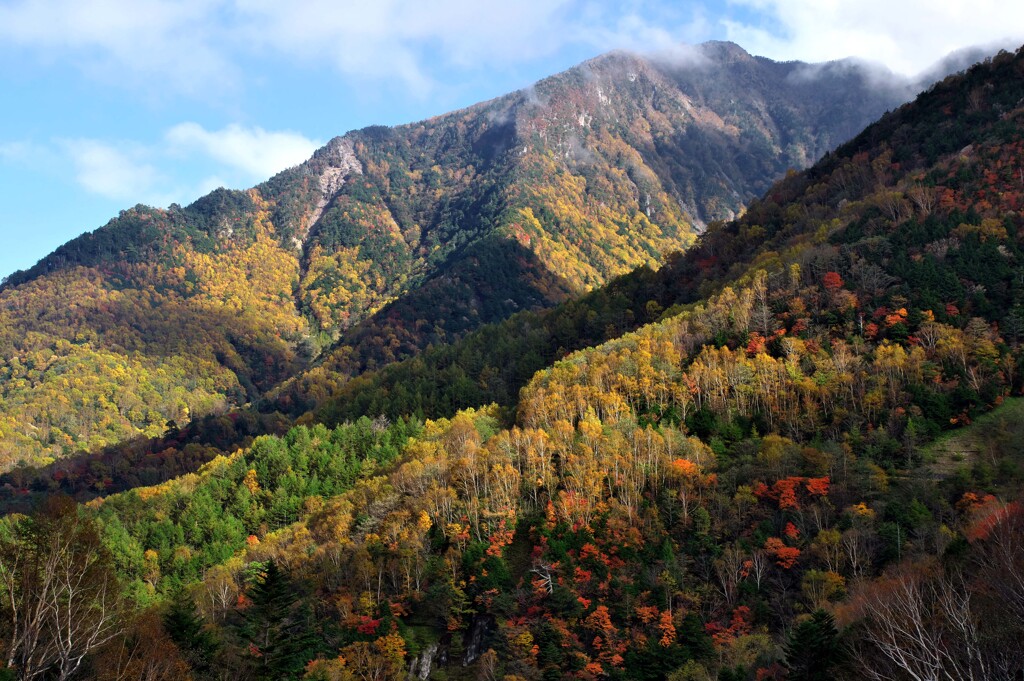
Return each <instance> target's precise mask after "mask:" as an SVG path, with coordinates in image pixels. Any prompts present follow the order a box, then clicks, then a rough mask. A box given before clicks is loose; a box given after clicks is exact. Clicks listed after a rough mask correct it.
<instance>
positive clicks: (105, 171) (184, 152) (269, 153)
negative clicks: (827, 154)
mask: <svg viewBox="0 0 1024 681" xmlns="http://www.w3.org/2000/svg"><path fill="white" fill-rule="evenodd" d="M317 146H318V143H317V142H315V141H313V140H310V139H307V138H305V137H303V136H302V135H299V134H296V133H293V132H274V131H267V130H264V129H262V128H259V127H255V128H245V127H242V126H239V125H229V126H227V127H226V128H224V129H222V130H217V131H208V130H206V129H205V128H203V127H202V126H200V125H198V124H197V123H181V124H179V125H176V126H174V127H172V128H171V129H169V130H168V131H167V132H166V133H165V134H164V135H163V138H162V139H161V140H159V141H158V142H155V143H153V144H140V143H136V142H128V141H119V142H108V141H101V140H96V139H81V138H79V139H65V140H57V141H56V142H55V143H54V145H53V147H54V148H55V149H56V151H58V152H62V153H63V155H64V157H65V158H66V159H68V160H70V161H71V165H72V167H73V168H74V179H75V181H76V182H77V184H78V185H79V186H81V187H82V188H83V189H85V190H86V191H88V192H90V193H93V194H97V195H99V196H103V197H105V198H108V199H114V200H117V201H124V202H130V203H138V202H141V203H147V204H150V205H154V206H166V205H168V204H170V203H175V202H178V203H181V202H188V201H191V200H192V199H194V198H196V197H197V196H201V195H202V194H205V193H207V192H208V191H210V190H211V189H215V188H216V187H221V186H228V187H234V188H242V187H245V186H250V185H252V184H255V183H257V182H260V181H262V180H265V179H267V178H268V177H270V176H271V175H273V174H275V173H277V172H279V171H281V170H284V169H285V168H288V167H290V166H293V165H296V164H298V163H301V162H302V161H304V160H306V159H307V158H309V157H310V156H311V155H312V153H313V151H315V149H316V147H317ZM33 150H35V151H33ZM29 152H31V154H36V153H47V154H49V155H51V156H52V155H53V154H54V151H51V150H50V148H48V147H39V146H38V145H29V144H27V143H9V144H3V145H0V158H2V159H5V160H8V159H9V160H12V161H15V162H19V163H27V162H28V161H29V159H30V153H29ZM197 168H198V169H199V170H200V172H201V173H202V177H203V178H204V179H202V180H200V181H199V182H196V180H195V177H196V169H197Z"/></svg>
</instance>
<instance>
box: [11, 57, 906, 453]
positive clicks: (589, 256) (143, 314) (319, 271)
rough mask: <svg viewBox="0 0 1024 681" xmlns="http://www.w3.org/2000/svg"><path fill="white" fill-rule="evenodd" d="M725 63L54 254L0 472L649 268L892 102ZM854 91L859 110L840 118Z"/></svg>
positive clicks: (463, 115)
mask: <svg viewBox="0 0 1024 681" xmlns="http://www.w3.org/2000/svg"><path fill="white" fill-rule="evenodd" d="M704 49H706V50H710V51H711V52H715V51H716V50H719V51H720V50H721V49H724V48H723V47H722V46H717V47H716V46H709V47H707V48H704ZM729 49H730V50H732V54H733V56H732V57H729V59H731V61H728V62H727V63H724V64H716V63H715V62H714V60H713V59H710V58H709V59H708V60H707V62H706V63H705V64H704V65H703V67H702V68H701V69H696V70H695V69H687V68H683V67H682V66H680V65H679V64H675V65H669V66H664V65H662V66H659V65H656V64H655V63H654V62H651V61H647V60H644V59H642V58H640V57H637V56H635V55H626V54H613V55H609V56H606V57H603V58H597V59H595V60H591V61H590V62H587V63H586V64H584V65H581V66H580V67H576V68H575V69H570V70H568V71H566V72H564V73H562V74H557V75H555V76H552V77H550V78H547V79H544V80H542V81H540V82H538V83H537V84H536V85H534V86H533V87H532V88H529V89H526V90H522V91H518V92H515V93H510V94H508V95H505V96H503V97H499V98H497V99H495V100H491V101H489V102H483V103H480V104H477V105H474V106H472V107H469V108H467V109H463V110H460V111H456V112H450V113H448V114H444V115H442V116H439V117H435V118H433V119H430V120H428V121H422V122H418V123H411V124H407V125H404V126H397V127H395V128H383V127H379V126H377V127H369V128H364V129H362V130H358V131H352V132H350V133H347V134H346V135H345V136H342V137H340V138H335V139H333V140H331V141H330V142H329V143H328V144H327V145H325V146H324V147H323V148H321V149H319V150H318V151H317V152H315V153H314V154H313V156H312V158H311V159H309V160H308V161H306V162H304V163H303V164H300V165H299V166H296V167H294V168H291V169H288V170H285V171H283V172H281V173H279V174H277V175H275V176H274V177H273V178H270V179H269V180H267V181H266V182H264V183H261V184H259V185H257V186H256V187H254V188H252V189H250V190H248V191H233V190H226V189H219V190H216V191H214V192H212V193H211V194H209V195H207V196H205V197H202V198H200V199H198V200H197V201H195V202H193V203H192V204H190V205H189V206H186V207H184V208H182V207H180V206H172V207H170V208H169V209H166V210H162V209H151V208H146V207H142V206H138V207H136V208H132V209H129V210H127V211H123V212H122V214H121V215H120V216H119V217H118V218H115V219H114V220H112V221H111V222H110V223H108V225H106V226H104V227H103V228H100V229H98V230H96V231H94V232H91V233H89V234H87V235H83V236H82V237H79V238H78V239H75V240H72V241H71V242H68V244H65V245H64V246H62V247H60V248H58V249H57V250H56V251H55V252H54V253H53V254H51V255H50V256H47V258H44V259H43V260H42V261H40V263H38V264H37V265H36V266H35V267H33V268H30V269H29V270H27V271H24V272H20V273H16V274H14V275H12V276H11V277H9V278H8V279H7V282H6V284H5V285H4V286H3V287H0V316H3V319H2V320H0V321H3V322H4V325H5V327H6V328H7V329H8V334H7V335H6V336H4V335H3V334H0V341H2V344H3V349H4V356H5V357H6V358H7V359H6V360H5V364H4V365H3V366H0V398H2V399H4V401H5V405H6V406H7V409H6V412H7V413H6V415H5V416H6V420H3V421H2V422H0V433H2V435H0V461H4V462H7V463H6V464H5V465H4V467H7V466H9V465H10V463H11V462H14V461H17V460H19V459H20V458H24V459H25V460H26V461H36V462H39V461H45V460H46V459H48V458H54V457H60V456H65V455H68V454H70V453H71V452H73V451H77V450H79V449H81V448H87V449H88V448H94V447H100V446H103V445H105V444H110V443H112V442H116V441H117V440H119V439H124V438H130V437H133V436H136V435H147V436H153V435H159V434H161V433H162V432H163V430H164V429H165V427H166V423H167V422H171V421H173V422H175V423H178V424H181V423H184V422H187V421H188V420H190V419H191V418H193V417H194V416H199V415H202V414H205V413H211V412H212V413H216V412H218V411H222V410H224V409H226V408H229V407H232V406H237V405H241V404H244V403H246V402H249V401H251V400H254V399H257V398H259V397H260V396H261V395H264V394H265V393H266V391H268V390H270V389H271V388H272V387H273V386H275V385H278V384H280V383H281V381H283V380H286V379H288V378H289V377H290V376H295V375H297V374H298V373H299V372H301V371H302V370H303V368H305V367H308V366H309V365H310V361H311V359H312V358H314V357H317V356H320V355H322V357H323V360H322V361H323V362H324V363H327V364H333V363H336V359H334V357H336V356H344V355H346V354H348V355H352V354H353V353H354V354H355V356H356V360H357V361H356V362H355V364H353V366H355V367H366V366H369V365H370V364H369V362H371V361H372V362H373V363H374V365H379V364H380V363H381V362H388V361H393V360H395V359H402V358H404V357H409V356H412V355H413V354H415V353H417V352H419V351H421V350H422V349H423V348H425V347H427V346H428V345H430V344H437V343H443V342H447V341H450V340H454V339H456V338H458V337H459V336H460V335H461V334H464V333H465V332H466V331H468V330H470V329H472V328H475V327H477V326H479V325H480V324H484V323H488V322H492V321H498V320H499V319H502V318H504V317H506V316H508V314H510V313H511V312H514V311H516V310H517V309H522V308H523V307H526V308H531V307H549V306H551V305H552V304H554V303H557V302H560V301H562V300H565V299H566V298H567V297H569V296H573V295H578V294H580V293H582V292H584V291H586V290H589V289H591V288H593V287H595V286H599V285H601V284H603V283H604V282H605V281H607V280H608V279H609V278H611V277H614V276H617V275H619V274H624V273H626V272H628V271H629V270H630V269H632V268H633V267H636V266H638V265H645V264H646V265H648V266H656V265H657V263H658V262H659V261H660V260H661V258H663V257H664V256H665V254H666V253H668V252H670V251H673V250H677V249H681V248H686V247H687V246H688V245H689V244H690V243H692V241H693V239H694V238H695V236H696V234H697V233H698V232H699V231H700V229H702V225H703V224H705V223H707V222H708V221H710V220H713V219H717V218H726V217H731V216H733V215H735V214H736V213H737V212H738V211H740V210H742V207H743V206H744V205H745V202H746V201H748V200H749V199H751V198H752V197H753V196H755V195H756V194H757V192H758V191H760V190H761V188H762V187H767V182H768V179H767V178H770V177H776V176H779V175H781V174H782V173H784V172H785V171H786V169H788V168H789V167H790V166H791V165H794V164H795V165H798V166H800V165H806V164H807V163H808V162H809V161H810V160H811V159H812V157H813V156H814V155H817V154H820V153H822V152H823V151H824V150H825V149H827V148H829V147H830V146H832V145H834V144H835V143H837V142H838V141H840V139H841V138H842V137H843V136H844V135H847V134H853V132H855V130H856V129H857V128H859V125H855V124H854V122H853V120H854V119H856V118H857V117H858V116H860V118H861V119H862V120H861V123H860V124H863V123H865V122H867V120H870V119H871V118H873V117H874V116H875V115H877V113H879V112H880V111H882V110H885V109H886V108H889V107H890V106H891V104H892V103H894V102H895V101H896V99H897V98H896V97H895V96H894V95H892V94H891V93H889V94H885V93H879V92H877V91H875V90H873V89H872V88H871V87H869V85H868V82H867V80H866V79H865V78H864V77H861V76H860V75H857V74H858V73H859V72H857V71H856V70H854V71H850V69H840V70H839V71H837V72H835V73H832V72H830V73H829V74H828V77H827V78H824V79H818V80H817V81H813V82H808V81H806V80H800V79H797V81H799V82H788V81H790V80H793V79H792V78H791V76H792V74H793V73H796V72H797V71H798V70H799V69H800V68H802V67H801V66H800V65H798V64H776V63H774V62H770V61H766V60H759V59H755V58H752V57H749V55H747V57H742V58H739V56H741V55H739V53H738V52H736V50H738V49H739V48H735V49H733V48H729ZM743 54H745V53H743ZM851 74H852V75H851ZM730 89H734V90H739V91H742V92H743V94H744V97H743V98H740V99H736V100H735V101H733V99H732V98H731V97H730V96H729V92H730ZM850 93H860V97H859V100H858V102H857V103H858V104H862V105H864V106H865V107H868V108H871V106H874V107H875V110H873V111H871V112H865V111H862V110H861V109H858V108H857V107H854V106H850V105H849V100H848V99H842V98H837V95H838V94H843V95H844V96H846V97H847V98H849V97H852V96H854V95H851V94H850ZM812 95H813V96H812ZM815 97H817V99H815ZM833 100H834V101H833ZM872 102H873V103H874V104H872ZM833 119H836V120H833ZM489 240H496V241H489ZM300 248H301V250H300ZM519 249H525V250H522V251H520V250H519ZM517 252H518V253H521V254H522V255H524V256H525V254H526V253H527V252H528V253H529V256H528V257H525V259H524V258H519V259H518V260H516V259H515V258H512V260H511V261H512V262H514V263H518V264H516V265H515V267H517V268H519V270H518V272H517V273H515V274H513V273H511V272H509V273H508V275H507V276H506V278H505V279H504V280H503V281H504V282H505V283H503V284H502V289H503V290H498V289H497V288H496V287H494V286H477V284H479V283H481V282H482V281H483V280H482V279H481V273H483V274H484V275H485V276H486V273H487V272H489V271H496V270H498V269H500V268H504V267H506V266H507V264H508V254H510V253H517ZM78 279H81V280H82V282H83V285H82V286H79V287H78V289H79V290H78V291H76V292H74V293H73V295H71V296H70V297H69V298H68V299H67V300H66V301H62V303H66V304H56V302H55V301H56V300H58V298H56V297H55V296H56V295H57V294H56V291H57V290H59V289H60V287H66V286H72V287H73V286H74V284H73V282H74V281H76V280H78ZM86 281H88V282H91V283H90V284H89V285H88V286H85V285H84V282H86ZM450 281H455V282H463V283H462V284H458V285H456V286H449V285H447V284H446V282H450ZM62 282H63V283H62ZM431 282H433V283H431ZM469 282H477V284H473V285H469V284H468V283H469ZM425 285H427V286H429V287H432V288H428V290H436V291H441V290H446V289H459V290H464V291H468V292H469V294H468V297H467V295H461V297H457V296H450V297H449V299H448V301H447V302H446V304H445V305H444V306H442V308H443V309H438V310H431V309H430V307H429V305H428V301H427V295H429V294H424V295H421V296H420V297H419V299H418V300H420V301H421V302H418V303H415V304H413V303H409V304H405V305H402V304H398V303H399V301H401V300H402V299H403V297H404V296H407V295H410V294H415V292H416V291H417V290H419V289H420V288H421V287H423V286H425ZM474 288H475V289H476V292H475V293H474V292H473V291H474ZM85 291H90V293H85ZM481 291H482V292H485V293H486V296H484V297H481V296H480V292H481ZM415 299H416V298H415V295H413V297H411V298H406V301H411V300H415ZM389 304H396V305H397V306H395V305H393V306H392V307H390V308H388V312H387V313H386V314H385V315H384V316H382V317H376V316H375V315H376V314H377V313H378V312H380V311H382V310H384V308H385V306H387V305H389ZM395 310H399V312H398V313H395ZM396 314H397V316H396ZM203 318H207V319H209V320H211V321H210V323H209V324H207V325H206V326H205V327H204V328H203V329H202V330H201V331H200V333H199V334H198V335H196V334H195V333H193V329H192V328H191V321H190V320H192V319H203ZM119 319H130V320H131V324H130V328H127V329H126V327H125V326H124V325H122V324H121V323H120V322H119V321H118V320H119ZM39 320H45V324H41V323H40V321H39ZM213 320H220V321H218V322H216V323H214V321H213ZM364 322H366V323H367V324H369V326H367V325H366V324H364ZM360 325H362V326H360ZM358 334H362V336H361V337H362V338H369V337H371V336H373V335H374V334H376V335H377V336H379V339H380V341H379V342H380V343H382V344H383V348H378V347H376V346H373V347H370V346H364V345H360V341H359V340H358V338H357V337H356V336H357V335H358ZM68 338H71V339H77V340H72V342H70V343H67V342H66V341H67V339H68ZM121 372H125V375H126V376H128V377H129V378H128V380H127V381H124V380H120V379H117V378H115V375H117V374H119V373H121ZM339 376H340V380H345V379H346V378H349V377H351V372H349V373H345V372H341V374H339ZM125 384H127V385H128V386H129V387H128V389H127V390H126V388H125V387H124V385H125ZM134 386H138V387H134ZM143 393H144V394H146V395H147V397H145V398H142V397H141V394H143ZM170 395H173V397H169V396H170ZM148 404H157V405H160V406H158V407H157V408H156V409H151V408H148V407H147V406H145V405H148ZM68 412H73V413H68Z"/></svg>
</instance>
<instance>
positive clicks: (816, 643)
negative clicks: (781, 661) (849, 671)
mask: <svg viewBox="0 0 1024 681" xmlns="http://www.w3.org/2000/svg"><path fill="white" fill-rule="evenodd" d="M845 658H846V651H845V648H844V647H843V645H842V642H841V641H840V640H839V631H838V630H837V629H836V622H835V619H834V618H833V617H832V615H831V614H829V613H827V612H825V611H824V610H815V611H814V613H813V614H812V615H811V618H810V619H809V620H806V621H804V622H801V623H800V624H798V625H796V626H795V627H793V631H792V632H790V635H789V640H788V641H787V642H786V660H785V665H786V669H788V670H789V674H788V675H787V677H786V678H787V679H789V681H831V679H832V678H833V676H834V669H835V668H836V667H837V666H839V665H840V664H842V663H843V661H844V660H845Z"/></svg>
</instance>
